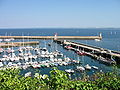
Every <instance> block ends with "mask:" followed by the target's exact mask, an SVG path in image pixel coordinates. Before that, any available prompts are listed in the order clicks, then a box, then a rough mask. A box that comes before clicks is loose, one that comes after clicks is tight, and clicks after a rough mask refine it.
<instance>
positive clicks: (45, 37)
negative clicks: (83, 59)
mask: <svg viewBox="0 0 120 90" xmlns="http://www.w3.org/2000/svg"><path fill="white" fill-rule="evenodd" d="M6 38H14V39H23V38H24V39H86V40H94V39H102V36H101V35H100V36H0V39H6Z"/></svg>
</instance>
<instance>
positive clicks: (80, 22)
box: [0, 0, 120, 28]
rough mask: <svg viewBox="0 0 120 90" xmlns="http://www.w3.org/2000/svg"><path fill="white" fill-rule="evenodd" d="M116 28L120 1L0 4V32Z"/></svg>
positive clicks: (10, 0)
mask: <svg viewBox="0 0 120 90" xmlns="http://www.w3.org/2000/svg"><path fill="white" fill-rule="evenodd" d="M54 27H55V28H105V27H114V28H120V0H0V28H54Z"/></svg>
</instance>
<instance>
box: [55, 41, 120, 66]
mask: <svg viewBox="0 0 120 90" xmlns="http://www.w3.org/2000/svg"><path fill="white" fill-rule="evenodd" d="M55 42H57V43H58V44H63V46H66V45H67V46H71V50H76V49H79V50H80V51H84V52H85V53H86V55H87V56H90V57H92V58H94V59H97V60H99V61H103V62H106V63H117V64H120V52H118V51H113V50H108V49H104V48H100V47H96V46H92V45H87V44H83V43H76V42H72V41H66V40H64V41H63V40H56V41H55ZM111 61H112V62H111Z"/></svg>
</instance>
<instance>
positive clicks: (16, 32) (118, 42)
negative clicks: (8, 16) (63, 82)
mask: <svg viewBox="0 0 120 90" xmlns="http://www.w3.org/2000/svg"><path fill="white" fill-rule="evenodd" d="M55 33H57V35H58V36H98V35H99V34H100V33H102V37H103V38H102V40H101V41H99V42H98V41H95V40H71V41H74V42H80V43H84V44H88V45H92V46H97V47H101V48H106V49H110V50H115V51H120V28H25V29H23V28H22V29H15V28H14V29H0V36H20V35H21V36H22V35H24V36H53V35H55ZM16 41H21V40H16ZM30 41H32V40H30ZM33 41H39V42H40V44H39V45H40V47H45V44H48V43H50V42H51V40H39V39H37V40H33ZM55 45H56V44H55ZM46 46H47V45H46ZM56 47H57V50H59V51H61V52H62V53H63V54H64V55H66V56H67V57H69V58H72V59H74V60H75V59H76V60H78V58H79V60H80V61H82V62H83V63H82V64H81V65H82V66H85V65H86V64H89V65H90V66H97V67H98V68H99V69H98V70H95V69H91V70H86V71H85V73H84V74H86V75H93V74H94V73H96V72H101V71H102V72H111V71H114V69H115V67H114V66H112V65H106V64H104V63H101V62H99V61H97V60H94V59H92V58H90V57H88V56H79V55H77V54H76V53H75V52H74V51H70V50H69V51H68V50H66V49H64V48H63V47H62V46H61V45H59V44H57V46H56ZM47 48H49V50H50V47H49V46H47ZM57 68H58V69H59V70H65V69H75V68H76V65H68V66H58V67H57ZM52 69H53V68H40V69H33V68H28V69H26V70H21V74H22V75H24V74H25V73H27V72H29V71H30V72H32V73H33V74H34V73H36V72H40V74H42V75H43V74H47V75H50V74H49V72H50V70H52ZM116 70H117V71H118V72H120V66H119V65H117V69H116ZM82 75H83V73H81V72H75V73H73V74H71V78H79V77H81V76H82Z"/></svg>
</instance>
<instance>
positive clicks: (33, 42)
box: [0, 41, 39, 48]
mask: <svg viewBox="0 0 120 90" xmlns="http://www.w3.org/2000/svg"><path fill="white" fill-rule="evenodd" d="M36 44H39V41H30V42H9V43H0V47H1V48H6V47H17V46H22V45H36Z"/></svg>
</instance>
